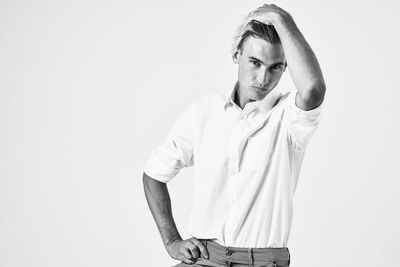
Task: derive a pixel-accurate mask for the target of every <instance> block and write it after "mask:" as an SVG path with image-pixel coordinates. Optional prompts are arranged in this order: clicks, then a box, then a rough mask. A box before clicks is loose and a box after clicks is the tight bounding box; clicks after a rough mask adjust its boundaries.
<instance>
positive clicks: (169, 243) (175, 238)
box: [165, 237, 182, 247]
mask: <svg viewBox="0 0 400 267" xmlns="http://www.w3.org/2000/svg"><path fill="white" fill-rule="evenodd" d="M177 240H179V241H180V240H182V238H181V237H174V238H170V239H168V240H167V241H166V242H165V246H166V247H168V246H169V245H171V244H172V243H174V242H175V241H177Z"/></svg>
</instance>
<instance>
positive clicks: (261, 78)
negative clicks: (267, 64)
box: [257, 69, 270, 84]
mask: <svg viewBox="0 0 400 267" xmlns="http://www.w3.org/2000/svg"><path fill="white" fill-rule="evenodd" d="M269 78H270V77H269V73H268V69H266V70H260V71H259V73H258V77H257V81H258V82H259V83H262V84H267V83H268V80H269Z"/></svg>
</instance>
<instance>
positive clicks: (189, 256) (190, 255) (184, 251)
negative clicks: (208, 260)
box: [181, 248, 192, 261]
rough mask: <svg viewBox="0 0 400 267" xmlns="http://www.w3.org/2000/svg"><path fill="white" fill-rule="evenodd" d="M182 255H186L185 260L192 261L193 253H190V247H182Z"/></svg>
mask: <svg viewBox="0 0 400 267" xmlns="http://www.w3.org/2000/svg"><path fill="white" fill-rule="evenodd" d="M181 253H182V255H183V256H184V257H185V258H184V259H183V260H189V261H192V254H190V252H189V249H188V248H182V249H181Z"/></svg>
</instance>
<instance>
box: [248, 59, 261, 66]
mask: <svg viewBox="0 0 400 267" xmlns="http://www.w3.org/2000/svg"><path fill="white" fill-rule="evenodd" d="M250 63H251V64H253V65H254V66H257V67H259V66H260V62H257V61H255V60H250Z"/></svg>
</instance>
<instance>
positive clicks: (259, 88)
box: [253, 85, 268, 91]
mask: <svg viewBox="0 0 400 267" xmlns="http://www.w3.org/2000/svg"><path fill="white" fill-rule="evenodd" d="M253 87H254V88H256V89H258V90H260V91H267V90H268V88H267V87H259V86H254V85H253Z"/></svg>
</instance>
